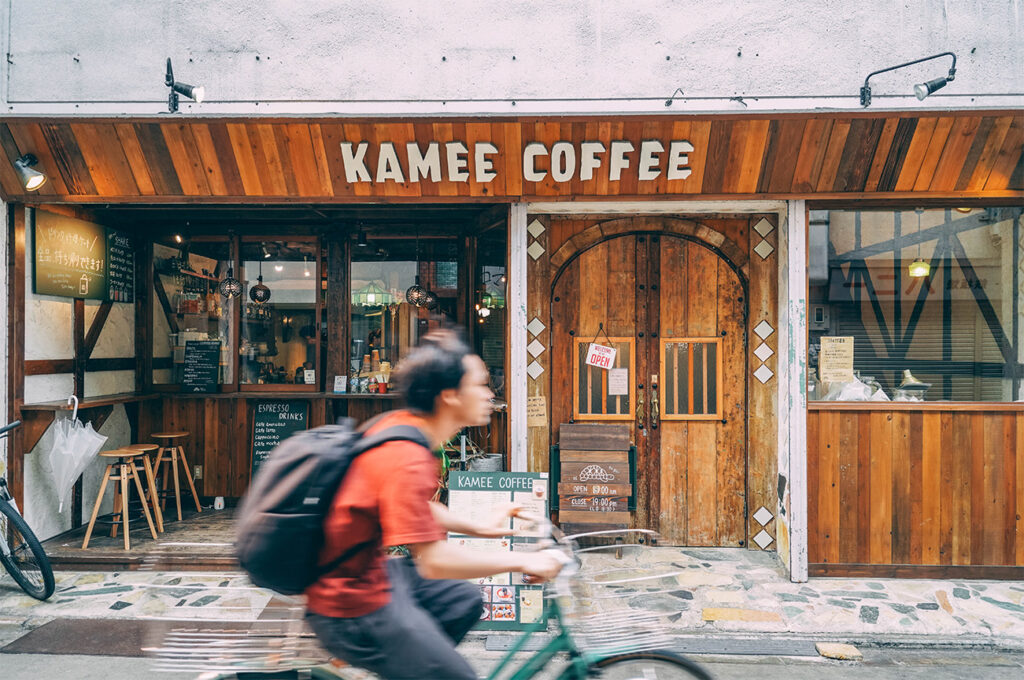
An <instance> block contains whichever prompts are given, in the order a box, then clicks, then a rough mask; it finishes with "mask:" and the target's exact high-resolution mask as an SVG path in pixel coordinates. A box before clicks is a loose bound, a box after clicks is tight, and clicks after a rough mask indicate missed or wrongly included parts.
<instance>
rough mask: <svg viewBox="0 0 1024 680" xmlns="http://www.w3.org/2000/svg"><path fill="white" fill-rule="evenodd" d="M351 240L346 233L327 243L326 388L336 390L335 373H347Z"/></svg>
mask: <svg viewBox="0 0 1024 680" xmlns="http://www.w3.org/2000/svg"><path fill="white" fill-rule="evenodd" d="M349 244H350V241H349V240H348V239H347V238H345V237H344V236H336V237H334V238H331V240H330V241H328V243H327V290H328V291H330V295H328V296H327V314H326V316H327V364H326V370H327V375H326V376H324V390H325V391H327V392H330V391H332V390H333V389H334V382H333V381H334V376H336V375H348V365H349V363H348V354H349V345H350V343H349V325H350V323H351V315H352V309H351V305H352V295H351V292H350V290H349V285H350V281H349V272H350V271H351V264H350V263H351V249H350V247H349Z"/></svg>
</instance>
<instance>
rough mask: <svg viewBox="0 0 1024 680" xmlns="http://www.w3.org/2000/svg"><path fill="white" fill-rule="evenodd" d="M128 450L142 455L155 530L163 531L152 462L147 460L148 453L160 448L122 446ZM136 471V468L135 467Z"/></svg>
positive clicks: (137, 445) (147, 445)
mask: <svg viewBox="0 0 1024 680" xmlns="http://www.w3.org/2000/svg"><path fill="white" fill-rule="evenodd" d="M124 448H125V449H127V450H128V451H136V452H138V453H141V454H142V455H141V456H139V458H141V459H142V467H143V470H144V471H145V473H146V481H147V482H148V483H149V501H150V504H151V505H152V506H153V518H154V519H155V520H156V530H157V531H159V532H160V533H163V531H164V513H163V511H162V510H161V509H160V497H159V494H158V493H157V490H156V476H155V475H154V474H153V463H152V462H151V461H150V460H149V454H151V453H153V452H154V451H158V450H159V449H160V447H159V446H157V445H156V444H129V445H128V446H126V447H124ZM136 471H138V468H136Z"/></svg>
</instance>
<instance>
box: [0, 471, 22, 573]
mask: <svg viewBox="0 0 1024 680" xmlns="http://www.w3.org/2000/svg"><path fill="white" fill-rule="evenodd" d="M0 503H6V504H7V505H10V506H11V507H12V508H14V511H15V512H16V513H18V514H19V515H20V514H21V510H19V509H18V504H17V503H15V502H14V498H13V497H12V496H11V494H10V492H9V491H7V480H6V479H4V478H3V477H0ZM6 533H7V532H5V531H0V554H3V555H4V556H7V555H10V554H11V546H9V545H8V544H7V536H6V535H5V534H6Z"/></svg>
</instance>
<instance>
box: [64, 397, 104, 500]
mask: <svg viewBox="0 0 1024 680" xmlns="http://www.w3.org/2000/svg"><path fill="white" fill-rule="evenodd" d="M72 400H74V402H75V409H74V411H73V412H72V413H71V417H70V418H63V419H61V420H58V421H57V422H56V423H55V424H54V437H53V446H52V447H51V449H50V463H51V465H52V466H53V475H54V477H55V478H56V482H57V493H58V494H59V498H60V506H59V508H58V510H57V512H62V511H63V510H64V499H65V498H66V497H67V496H68V494H69V493H71V488H72V487H73V486H74V485H75V480H77V479H78V478H79V477H81V476H82V473H83V472H85V469H86V468H87V467H89V463H91V462H92V461H93V459H94V458H95V457H96V454H97V453H99V451H100V449H101V448H102V447H103V444H104V443H105V442H106V441H107V438H106V437H104V436H103V435H101V434H99V433H98V432H96V430H94V429H93V427H92V423H86V424H85V425H82V421H80V420H79V419H78V398H77V397H75V396H71V397H69V398H68V403H69V404H70V403H71V401H72Z"/></svg>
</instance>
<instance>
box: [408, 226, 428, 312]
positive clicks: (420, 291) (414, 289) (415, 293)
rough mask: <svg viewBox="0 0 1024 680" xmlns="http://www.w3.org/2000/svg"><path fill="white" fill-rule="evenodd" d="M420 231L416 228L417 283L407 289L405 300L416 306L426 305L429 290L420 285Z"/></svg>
mask: <svg viewBox="0 0 1024 680" xmlns="http://www.w3.org/2000/svg"><path fill="white" fill-rule="evenodd" d="M419 272H420V232H419V229H417V230H416V283H414V284H412V285H411V286H409V288H408V289H407V290H406V291H405V301H406V302H408V303H409V304H410V305H412V306H414V307H426V306H427V305H426V303H427V290H426V289H425V288H424V287H423V286H421V285H420V273H419Z"/></svg>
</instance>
